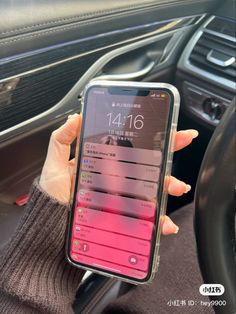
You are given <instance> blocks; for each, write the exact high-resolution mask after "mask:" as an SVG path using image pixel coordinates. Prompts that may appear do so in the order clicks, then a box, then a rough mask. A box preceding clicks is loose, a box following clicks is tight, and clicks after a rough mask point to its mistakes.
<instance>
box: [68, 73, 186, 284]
mask: <svg viewBox="0 0 236 314" xmlns="http://www.w3.org/2000/svg"><path fill="white" fill-rule="evenodd" d="M93 87H127V88H138V89H150V90H165V91H167V92H168V93H169V95H170V97H171V104H170V111H169V117H168V122H167V130H166V138H165V145H164V152H163V158H162V164H161V174H160V178H159V187H158V195H157V203H158V204H159V205H158V208H156V217H155V234H154V235H153V239H152V241H153V243H152V247H151V253H150V261H149V267H148V272H147V276H146V277H145V278H144V279H135V278H131V277H128V276H125V275H124V276H122V275H120V274H116V273H114V272H112V271H106V270H103V269H99V268H97V267H93V266H90V265H88V266H84V265H85V264H82V263H79V262H75V261H73V260H72V259H71V257H70V245H71V234H72V228H73V219H74V209H75V204H76V194H77V185H78V175H79V170H80V169H79V167H78V164H80V161H81V157H82V139H83V134H84V125H85V124H84V120H85V119H83V120H82V126H81V133H80V137H78V138H77V145H76V162H75V172H74V173H73V183H72V189H71V199H70V207H69V214H68V216H69V217H68V225H67V238H66V257H67V260H68V261H69V263H70V264H72V265H73V266H75V267H79V268H81V269H84V270H88V271H92V272H94V273H98V274H100V275H103V276H108V277H111V278H116V279H119V280H123V281H125V282H128V283H131V284H135V285H137V284H147V283H150V282H151V281H152V280H153V278H154V275H155V273H156V272H157V269H158V265H159V260H160V256H159V245H160V236H161V217H162V216H163V215H165V213H166V205H167V195H168V193H166V192H165V191H164V181H165V178H166V177H167V176H170V174H171V168H172V159H173V142H174V135H175V133H176V128H177V121H178V116H179V106H180V95H179V92H178V90H177V89H176V88H175V87H174V86H173V85H171V84H168V83H156V82H153V83H149V82H130V81H127V82H126V81H108V80H98V79H94V80H92V81H90V82H89V83H88V84H87V85H86V87H85V89H84V92H83V95H82V102H81V104H82V108H81V113H82V116H85V115H86V98H87V95H88V91H89V90H90V89H91V88H93Z"/></svg>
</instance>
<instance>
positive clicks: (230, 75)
mask: <svg viewBox="0 0 236 314" xmlns="http://www.w3.org/2000/svg"><path fill="white" fill-rule="evenodd" d="M225 37H226V36H225ZM225 37H224V36H217V35H215V34H212V33H209V32H207V31H205V32H203V34H202V35H201V37H200V38H199V40H198V41H197V43H196V45H195V46H194V48H193V50H192V52H191V55H190V58H189V60H190V63H191V64H193V65H194V66H196V67H198V68H201V69H203V70H204V71H207V72H210V73H212V74H215V75H217V76H219V77H223V78H225V79H228V80H230V81H232V82H235V80H236V62H235V60H236V56H235V49H236V45H235V42H234V41H231V40H229V39H227V38H225Z"/></svg>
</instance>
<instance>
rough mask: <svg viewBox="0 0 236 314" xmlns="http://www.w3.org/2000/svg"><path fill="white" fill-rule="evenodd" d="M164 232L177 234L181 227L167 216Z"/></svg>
mask: <svg viewBox="0 0 236 314" xmlns="http://www.w3.org/2000/svg"><path fill="white" fill-rule="evenodd" d="M163 230H164V233H165V234H173V233H174V234H177V233H178V231H179V227H178V226H177V225H176V224H175V223H174V222H173V221H172V220H171V219H170V218H169V217H168V216H166V218H165V221H164V224H163Z"/></svg>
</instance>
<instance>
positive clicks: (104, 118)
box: [69, 86, 172, 280]
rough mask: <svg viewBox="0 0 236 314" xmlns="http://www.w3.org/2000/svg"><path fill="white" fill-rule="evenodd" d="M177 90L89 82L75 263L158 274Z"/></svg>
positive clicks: (140, 277)
mask: <svg viewBox="0 0 236 314" xmlns="http://www.w3.org/2000/svg"><path fill="white" fill-rule="evenodd" d="M171 96H172V95H171V94H170V93H169V92H168V90H165V89H163V90H160V89H156V90H147V89H124V88H123V89H122V88H120V87H119V88H118V87H96V86H95V87H92V88H90V89H89V91H88V93H87V97H86V99H85V103H86V104H85V107H84V118H83V119H84V120H83V127H82V140H81V144H80V153H79V159H78V173H77V179H76V181H77V182H76V188H75V200H74V210H73V223H72V233H71V238H70V248H69V254H70V258H71V260H72V261H73V262H75V263H77V264H78V263H80V264H81V265H86V266H89V267H91V268H93V269H100V270H104V271H106V272H110V273H115V274H118V275H122V276H126V277H128V278H135V279H138V280H143V279H145V278H147V276H148V275H150V274H149V270H150V267H149V266H150V265H151V263H152V258H153V251H154V247H155V241H156V231H157V230H156V228H157V225H158V218H159V215H158V214H159V212H158V189H159V187H160V179H161V172H162V167H163V159H164V158H163V157H164V149H165V139H166V138H167V135H168V134H167V133H168V131H167V129H168V128H167V124H168V116H169V111H170V104H171V99H172V98H171ZM162 181H163V180H162ZM162 183H163V182H162Z"/></svg>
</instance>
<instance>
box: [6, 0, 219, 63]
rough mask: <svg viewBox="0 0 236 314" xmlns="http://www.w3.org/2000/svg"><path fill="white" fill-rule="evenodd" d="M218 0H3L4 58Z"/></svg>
mask: <svg viewBox="0 0 236 314" xmlns="http://www.w3.org/2000/svg"><path fill="white" fill-rule="evenodd" d="M214 2H215V1H214V0H201V1H195V0H172V1H167V0H156V1H155V0H152V1H150V0H120V1H109V0H103V1H96V0H89V1H82V0H79V1H77V0H68V1H63V0H40V1H36V0H32V1H31V0H11V1H6V0H0V30H1V31H0V58H3V57H7V56H11V55H15V54H18V53H22V52H25V51H31V50H33V49H39V48H42V47H47V46H49V45H54V44H57V43H61V42H65V41H70V40H73V39H76V38H80V37H84V36H89V35H90V34H93V35H94V34H99V33H102V32H106V31H108V30H113V29H117V28H118V29H119V28H120V27H121V25H122V28H125V27H129V26H131V25H139V24H145V23H149V22H151V21H156V20H159V19H160V20H164V19H165V18H166V19H168V18H170V12H172V13H171V17H172V18H173V17H182V16H185V15H191V14H198V13H203V12H206V10H207V9H208V8H209V5H212V4H213V3H214ZM179 5H181V7H179ZM178 8H179V9H178ZM147 11H148V12H149V13H148V14H143V13H144V12H147ZM173 12H175V14H174V16H173ZM111 22H112V23H111Z"/></svg>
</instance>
